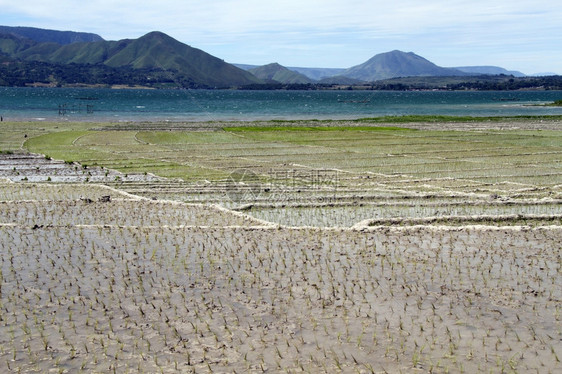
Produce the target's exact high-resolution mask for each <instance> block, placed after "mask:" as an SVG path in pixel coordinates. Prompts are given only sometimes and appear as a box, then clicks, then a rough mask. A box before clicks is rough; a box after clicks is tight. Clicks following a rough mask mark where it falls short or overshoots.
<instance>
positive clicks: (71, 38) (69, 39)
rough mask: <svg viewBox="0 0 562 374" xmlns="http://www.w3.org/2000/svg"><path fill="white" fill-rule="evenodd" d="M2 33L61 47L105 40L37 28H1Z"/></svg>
mask: <svg viewBox="0 0 562 374" xmlns="http://www.w3.org/2000/svg"><path fill="white" fill-rule="evenodd" d="M0 33H2V34H11V35H16V36H19V37H23V38H27V39H30V40H33V41H35V42H38V43H57V44H61V45H64V44H72V43H80V42H97V41H101V40H103V38H102V37H101V36H99V35H97V34H92V33H87V32H74V31H58V30H46V29H39V28H36V27H11V26H0Z"/></svg>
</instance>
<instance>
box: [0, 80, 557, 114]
mask: <svg viewBox="0 0 562 374" xmlns="http://www.w3.org/2000/svg"><path fill="white" fill-rule="evenodd" d="M561 99H562V91H482V92H475V91H462V92H456V91H455V92H449V91H407V92H402V91H400V92H397V91H233V90H128V89H127V90H111V89H92V88H88V89H79V88H7V87H0V115H1V116H2V117H3V118H4V120H56V121H64V120H68V121H76V120H80V121H215V120H221V121H224V120H241V121H251V120H269V119H311V118H316V119H354V118H364V117H379V116H388V115H408V114H431V115H468V116H515V115H562V107H540V106H534V105H535V104H543V103H548V102H552V101H555V100H561Z"/></svg>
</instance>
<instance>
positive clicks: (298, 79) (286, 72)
mask: <svg viewBox="0 0 562 374" xmlns="http://www.w3.org/2000/svg"><path fill="white" fill-rule="evenodd" d="M248 71H249V72H250V73H252V74H253V75H255V76H256V77H258V78H259V79H262V80H264V81H274V82H278V83H288V84H294V83H299V84H306V83H313V82H314V80H312V79H310V78H308V77H307V76H306V75H303V74H300V73H297V72H296V71H293V70H290V69H288V68H286V67H284V66H281V65H279V64H278V63H272V64H268V65H264V66H259V67H255V68H251V69H249V70H248Z"/></svg>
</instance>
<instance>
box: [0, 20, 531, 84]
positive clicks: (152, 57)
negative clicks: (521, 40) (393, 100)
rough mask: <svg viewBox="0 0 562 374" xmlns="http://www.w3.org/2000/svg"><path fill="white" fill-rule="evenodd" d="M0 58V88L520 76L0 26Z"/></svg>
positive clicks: (416, 59)
mask: <svg viewBox="0 0 562 374" xmlns="http://www.w3.org/2000/svg"><path fill="white" fill-rule="evenodd" d="M0 62H1V65H2V66H0V69H3V70H0V85H10V84H33V83H34V82H38V83H40V84H49V85H53V84H59V85H60V84H68V83H69V82H70V83H76V84H79V83H81V82H83V83H85V82H86V81H88V82H89V83H87V84H92V82H100V84H129V85H131V84H136V85H148V86H154V87H162V88H165V87H186V88H213V87H217V88H227V87H241V86H254V85H256V84H257V85H259V84H264V83H268V84H271V83H274V84H277V83H281V84H289V85H292V84H296V85H298V84H307V85H308V84H324V85H358V84H365V83H371V82H377V81H383V80H388V79H393V78H400V77H466V76H480V75H490V76H493V75H508V76H509V75H513V76H515V77H524V76H525V75H524V74H523V73H521V72H519V71H513V70H506V69H504V68H501V67H497V66H463V67H458V68H449V67H441V66H438V65H436V64H434V63H433V62H431V61H429V60H427V59H425V58H423V57H421V56H419V55H417V54H415V53H413V52H402V51H399V50H394V51H390V52H386V53H380V54H376V55H375V56H373V57H372V58H370V59H369V60H367V61H365V62H364V63H362V64H359V65H356V66H353V67H350V68H348V69H336V68H333V69H331V68H303V67H284V66H282V65H280V64H278V63H272V64H268V65H264V66H255V65H246V64H228V63H226V62H224V61H223V60H222V59H219V58H217V57H214V56H212V55H210V54H208V53H206V52H204V51H202V50H199V49H197V48H193V47H191V46H189V45H187V44H184V43H181V42H179V41H177V40H175V39H173V38H172V37H170V36H168V35H166V34H164V33H162V32H158V31H154V32H150V33H148V34H146V35H144V36H142V37H140V38H138V39H123V40H118V41H105V40H104V39H103V38H102V37H101V36H99V35H97V34H91V33H81V32H73V31H57V30H45V29H38V28H33V27H9V26H0ZM63 66H64V67H65V68H64V69H62V68H61V67H63ZM31 72H32V73H33V74H30V73H31ZM53 72H56V74H53ZM2 75H3V76H2ZM94 76H95V77H94ZM34 80H35V81H34ZM10 82H11V83H10ZM108 82H111V83H108Z"/></svg>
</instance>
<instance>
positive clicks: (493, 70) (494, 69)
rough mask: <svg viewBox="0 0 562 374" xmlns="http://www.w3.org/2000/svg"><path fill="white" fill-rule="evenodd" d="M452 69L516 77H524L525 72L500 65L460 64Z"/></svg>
mask: <svg viewBox="0 0 562 374" xmlns="http://www.w3.org/2000/svg"><path fill="white" fill-rule="evenodd" d="M452 69H457V70H460V71H463V72H465V73H470V74H479V75H480V74H485V75H500V74H504V75H513V76H514V77H524V76H525V74H523V73H521V72H520V71H516V70H506V69H504V68H501V67H499V66H459V67H454V68H452Z"/></svg>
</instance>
